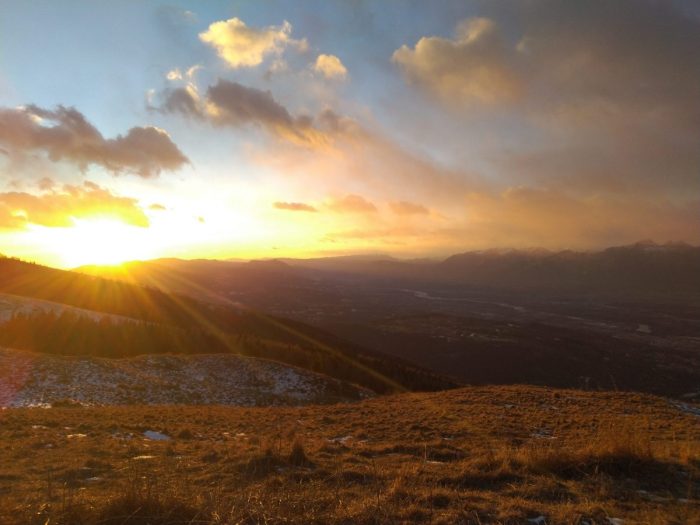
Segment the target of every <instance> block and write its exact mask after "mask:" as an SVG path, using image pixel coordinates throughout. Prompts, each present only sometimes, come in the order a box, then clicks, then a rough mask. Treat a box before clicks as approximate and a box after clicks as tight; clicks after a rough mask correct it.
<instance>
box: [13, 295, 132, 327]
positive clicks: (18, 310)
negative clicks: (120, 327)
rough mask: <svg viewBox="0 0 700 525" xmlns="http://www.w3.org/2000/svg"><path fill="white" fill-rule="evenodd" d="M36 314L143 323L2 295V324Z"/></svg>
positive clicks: (58, 304) (72, 307)
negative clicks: (16, 315) (72, 315)
mask: <svg viewBox="0 0 700 525" xmlns="http://www.w3.org/2000/svg"><path fill="white" fill-rule="evenodd" d="M36 312H43V313H48V312H53V313H55V314H57V315H60V314H62V313H63V312H70V313H74V314H77V315H81V316H83V317H89V318H90V319H92V320H93V321H100V320H102V319H103V318H105V317H107V318H109V319H111V320H113V321H120V322H127V321H128V322H141V321H138V320H136V319H131V318H130V317H124V316H121V315H113V314H106V313H102V312H95V311H93V310H85V309H83V308H76V307H75V306H69V305H66V304H61V303H54V302H51V301H44V300H43V299H33V298H29V297H22V296H19V295H11V294H6V293H0V323H1V322H3V321H7V320H8V319H10V318H11V317H12V316H13V315H14V314H32V313H36Z"/></svg>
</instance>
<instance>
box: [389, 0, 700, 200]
mask: <svg viewBox="0 0 700 525" xmlns="http://www.w3.org/2000/svg"><path fill="white" fill-rule="evenodd" d="M483 6H484V7H483V13H482V14H485V15H488V16H485V17H482V18H472V19H468V20H466V21H464V22H463V23H462V24H460V26H459V28H458V29H457V36H456V37H455V38H452V39H450V38H443V37H435V36H426V37H423V38H421V39H419V40H418V42H417V43H416V44H415V47H413V48H411V47H408V46H403V47H401V48H399V49H398V50H396V52H395V53H394V55H393V61H394V62H395V63H396V64H397V66H398V68H399V69H400V71H401V72H402V73H403V75H404V77H405V78H406V80H407V81H408V82H409V83H411V84H413V85H415V86H416V87H417V88H418V89H419V91H422V92H424V93H426V94H428V95H429V96H431V97H433V98H435V99H437V100H438V101H440V102H441V103H442V104H444V105H445V106H446V107H448V108H450V109H454V108H460V109H462V110H464V111H467V112H470V116H473V115H475V114H477V113H475V112H474V110H477V109H478V110H479V112H478V116H479V118H481V119H483V120H482V122H483V121H486V119H488V118H489V116H498V115H500V116H503V115H506V114H507V118H508V119H509V120H508V123H509V126H510V129H512V130H518V132H519V134H520V135H521V136H520V137H518V138H517V144H516V145H515V146H514V147H512V148H507V147H504V144H503V142H504V141H499V143H498V144H497V146H496V148H497V151H495V152H493V153H490V156H491V157H492V158H491V159H490V160H493V161H494V163H495V168H496V169H497V170H498V171H499V173H500V174H502V175H501V176H503V175H505V176H506V177H510V178H511V180H510V181H509V182H511V183H513V184H517V183H518V181H520V183H524V184H530V185H533V186H534V185H538V184H539V185H542V186H545V187H553V186H562V187H569V188H576V189H577V190H578V191H580V192H582V193H585V192H589V193H590V192H616V193H622V192H633V193H635V194H641V193H645V192H646V193H647V194H648V192H650V191H663V193H665V194H667V195H673V194H675V195H681V194H687V193H688V190H690V191H691V192H693V193H694V194H695V195H697V194H698V193H700V178H698V177H697V175H696V174H697V167H698V165H700V103H698V97H697V94H698V93H700V68H699V67H698V64H700V18H698V17H697V16H696V15H695V16H694V15H692V14H689V13H688V12H687V10H683V9H682V8H681V7H680V4H678V3H676V2H656V1H652V0H619V1H616V2H604V1H591V2H578V3H577V2H555V1H549V0H535V1H532V2H519V1H504V2H497V3H490V4H483ZM504 109H506V110H507V113H504V112H503V110H504ZM455 118H458V119H459V118H464V114H460V113H456V115H455ZM493 122H495V121H493ZM498 131H499V133H502V134H503V135H504V136H506V137H507V136H508V131H506V130H504V129H503V128H502V127H501V128H500V129H499V130H498ZM523 135H527V136H528V140H522V136H523ZM496 148H494V149H496ZM661 174H663V176H662V175H661Z"/></svg>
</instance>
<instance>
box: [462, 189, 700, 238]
mask: <svg viewBox="0 0 700 525" xmlns="http://www.w3.org/2000/svg"><path fill="white" fill-rule="evenodd" d="M466 207H467V219H466V222H465V223H464V226H463V227H462V228H463V229H462V231H461V237H462V239H466V240H467V242H468V243H471V244H473V245H476V246H482V247H484V246H494V245H495V246H510V247H525V246H542V247H547V248H562V247H571V248H584V249H585V248H596V247H601V246H611V245H615V244H626V243H631V242H636V241H638V240H640V239H648V238H651V239H656V240H659V241H668V240H689V241H691V242H698V241H700V230H698V228H697V220H698V219H697V218H698V217H699V216H700V200H697V201H691V202H686V203H682V204H679V203H674V202H673V201H670V200H667V199H663V198H632V199H631V198H615V197H611V196H608V197H603V196H588V197H584V196H576V195H575V194H571V193H567V192H564V191H560V190H551V189H543V188H533V187H511V188H508V189H506V190H504V191H502V192H500V193H474V194H471V195H468V196H467V199H466Z"/></svg>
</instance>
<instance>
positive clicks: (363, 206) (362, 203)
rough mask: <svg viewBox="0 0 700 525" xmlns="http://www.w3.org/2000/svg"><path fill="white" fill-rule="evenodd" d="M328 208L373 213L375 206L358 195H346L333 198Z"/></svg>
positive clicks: (348, 211)
mask: <svg viewBox="0 0 700 525" xmlns="http://www.w3.org/2000/svg"><path fill="white" fill-rule="evenodd" d="M328 208H329V209H331V210H333V211H335V212H338V213H375V212H376V211H377V207H376V206H375V205H374V204H372V203H371V202H370V201H368V200H367V199H365V198H364V197H362V196H360V195H346V196H344V197H340V198H337V199H333V200H331V201H330V202H329V203H328Z"/></svg>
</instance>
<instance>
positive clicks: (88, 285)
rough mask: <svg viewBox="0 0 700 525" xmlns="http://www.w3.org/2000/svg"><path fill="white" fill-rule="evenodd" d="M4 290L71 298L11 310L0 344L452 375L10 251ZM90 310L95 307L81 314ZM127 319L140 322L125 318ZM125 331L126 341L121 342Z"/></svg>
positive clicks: (411, 383) (391, 387)
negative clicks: (30, 309)
mask: <svg viewBox="0 0 700 525" xmlns="http://www.w3.org/2000/svg"><path fill="white" fill-rule="evenodd" d="M0 293H4V294H6V295H5V297H6V298H7V297H8V296H10V295H11V296H19V297H24V298H29V299H33V300H39V302H38V303H37V305H46V301H49V302H51V303H55V304H58V305H67V306H70V307H72V309H68V310H69V311H68V312H67V313H65V312H64V313H61V314H60V315H58V316H56V315H54V314H55V313H56V312H55V310H56V308H48V309H47V308H45V307H42V308H38V306H36V307H34V310H39V312H38V313H35V314H32V315H20V316H15V317H14V318H13V319H10V320H7V319H6V320H5V322H4V329H3V331H0V339H1V340H0V345H4V346H7V347H11V348H18V349H23V350H33V351H40V352H49V353H64V354H75V353H79V354H90V355H93V356H101V357H105V353H101V351H100V349H101V348H104V347H105V346H106V347H109V348H111V349H112V350H111V353H109V354H107V355H106V356H107V357H123V356H132V355H135V354H138V353H142V354H143V353H163V352H173V351H177V352H181V353H188V354H191V353H197V354H201V353H205V354H206V353H233V354H242V355H247V356H251V357H260V358H266V359H273V360H277V361H281V362H284V363H286V364H289V365H293V366H298V367H301V368H306V369H309V370H311V371H313V372H317V373H321V374H325V375H328V376H331V377H334V378H336V379H339V380H342V381H347V382H351V383H356V384H359V385H362V386H364V387H367V388H370V389H372V390H374V391H375V392H393V391H404V390H434V389H441V388H446V387H450V386H453V385H454V384H455V383H454V382H452V381H450V380H447V379H445V378H444V377H442V376H439V375H437V374H435V373H432V372H429V371H427V370H425V369H422V368H420V367H418V366H415V365H412V364H410V363H408V362H406V361H403V360H401V359H394V358H390V357H387V356H383V355H382V354H379V353H376V352H372V351H368V350H365V349H363V348H361V347H360V346H359V345H356V344H352V343H349V342H347V341H345V340H343V339H341V338H339V337H336V336H333V335H331V334H329V333H327V332H324V331H323V330H320V329H318V328H314V327H311V326H308V325H306V324H304V323H302V322H299V321H292V320H289V319H284V318H281V317H276V316H270V315H265V314H263V313H261V312H258V311H256V310H254V309H250V308H243V307H237V306H235V305H232V304H230V303H227V304H218V305H214V304H211V303H204V302H201V301H199V300H197V299H193V298H191V297H187V296H183V295H176V294H170V293H167V292H165V291H161V290H157V289H154V288H148V287H143V286H139V285H136V284H131V283H126V282H120V281H112V280H108V279H102V278H97V277H90V276H86V275H83V274H79V273H75V272H66V271H60V270H54V269H52V268H46V267H42V266H38V265H34V264H28V263H24V262H21V261H17V260H13V259H0ZM8 304H10V305H11V304H12V301H10V300H8V299H5V301H4V303H3V306H2V308H4V309H6V310H7V308H8V306H7V305H8ZM22 308H24V307H22ZM76 309H77V310H76ZM47 310H48V311H47ZM59 310H60V308H59ZM64 310H66V309H64ZM85 311H89V312H94V313H95V314H94V315H93V314H91V315H89V316H85V315H83V314H81V312H85ZM97 313H99V314H109V315H108V316H107V317H106V318H105V316H98V315H96V314H97ZM115 316H116V317H115ZM5 317H7V316H6V315H5ZM98 317H99V318H100V319H99V320H98V319H97V318H98ZM123 318H129V319H131V320H134V321H136V324H134V323H128V324H126V325H121V321H120V319H123ZM125 338H126V342H128V343H129V344H120V343H121V342H123V341H124V339H125Z"/></svg>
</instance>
